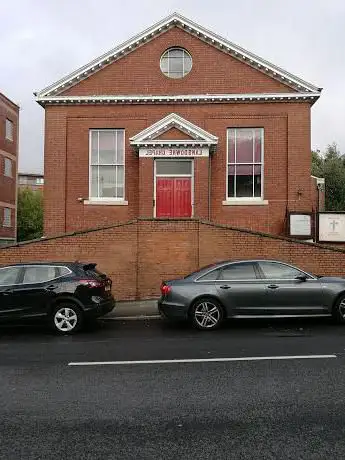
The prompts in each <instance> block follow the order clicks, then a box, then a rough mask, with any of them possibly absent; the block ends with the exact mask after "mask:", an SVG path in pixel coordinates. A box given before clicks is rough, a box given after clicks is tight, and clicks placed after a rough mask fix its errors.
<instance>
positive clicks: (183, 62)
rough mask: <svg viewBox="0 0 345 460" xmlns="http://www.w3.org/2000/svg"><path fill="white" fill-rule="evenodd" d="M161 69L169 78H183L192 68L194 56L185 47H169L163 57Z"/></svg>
mask: <svg viewBox="0 0 345 460" xmlns="http://www.w3.org/2000/svg"><path fill="white" fill-rule="evenodd" d="M160 66H161V71H162V72H163V73H164V75H166V76H167V77H169V78H183V77H184V76H185V75H187V74H188V73H189V72H190V71H191V70H192V56H191V55H190V54H189V53H188V51H186V50H185V49H183V48H169V49H168V50H166V51H165V52H164V53H163V55H162V57H161V62H160Z"/></svg>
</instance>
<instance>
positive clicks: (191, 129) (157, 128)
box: [129, 113, 218, 145]
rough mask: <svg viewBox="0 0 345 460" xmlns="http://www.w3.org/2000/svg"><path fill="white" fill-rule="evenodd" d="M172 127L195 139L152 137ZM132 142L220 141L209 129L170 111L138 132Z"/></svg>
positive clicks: (204, 142)
mask: <svg viewBox="0 0 345 460" xmlns="http://www.w3.org/2000/svg"><path fill="white" fill-rule="evenodd" d="M171 128H177V129H179V130H180V131H182V132H184V133H185V134H187V135H188V136H190V137H193V136H194V137H195V140H184V141H181V140H179V141H171V140H170V141H169V140H168V141H167V140H159V139H152V138H154V137H156V136H159V135H161V134H163V133H165V132H166V131H168V130H169V129H171ZM129 140H130V143H131V144H132V145H137V144H141V143H146V144H152V143H157V144H160V143H161V144H164V145H166V144H169V143H170V144H175V143H178V144H181V145H182V144H187V145H190V144H193V143H194V144H196V143H199V142H200V143H201V144H217V142H218V137H217V136H214V135H213V134H211V133H209V132H208V131H205V130H204V129H202V128H200V127H199V126H197V125H195V124H194V123H191V122H190V121H188V120H186V119H185V118H182V117H181V116H180V115H177V114H176V113H170V114H169V115H167V116H166V117H164V118H162V119H161V120H159V121H157V122H156V123H154V124H153V125H151V126H149V127H148V128H145V129H144V130H143V131H141V132H140V133H138V134H136V135H135V136H133V137H131V138H130V139H129Z"/></svg>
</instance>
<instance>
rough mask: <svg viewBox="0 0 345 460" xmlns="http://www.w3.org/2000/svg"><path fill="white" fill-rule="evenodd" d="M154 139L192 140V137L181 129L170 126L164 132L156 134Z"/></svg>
mask: <svg viewBox="0 0 345 460" xmlns="http://www.w3.org/2000/svg"><path fill="white" fill-rule="evenodd" d="M154 139H155V140H162V141H166V140H171V139H175V140H180V141H183V140H193V137H192V136H190V135H189V134H187V133H186V132H184V131H182V130H181V129H178V128H175V127H172V128H170V129H168V130H167V131H165V132H164V133H161V134H158V135H157V136H156V137H155V138H154Z"/></svg>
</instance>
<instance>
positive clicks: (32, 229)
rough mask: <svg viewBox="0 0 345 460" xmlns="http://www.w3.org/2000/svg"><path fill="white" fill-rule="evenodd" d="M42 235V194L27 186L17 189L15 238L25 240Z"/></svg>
mask: <svg viewBox="0 0 345 460" xmlns="http://www.w3.org/2000/svg"><path fill="white" fill-rule="evenodd" d="M42 235H43V196H42V192H41V191H33V190H31V189H29V188H26V189H22V190H18V210H17V239H18V241H27V240H34V239H36V238H40V237H41V236H42Z"/></svg>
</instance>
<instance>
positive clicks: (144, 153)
mask: <svg viewBox="0 0 345 460" xmlns="http://www.w3.org/2000/svg"><path fill="white" fill-rule="evenodd" d="M160 147H161V148H159V149H157V148H155V150H156V151H154V150H153V149H149V148H147V147H144V148H142V147H140V148H139V158H174V159H177V158H202V157H203V158H207V157H209V156H210V149H209V148H207V147H201V148H195V147H193V148H189V149H188V148H187V149H180V148H179V147H181V146H176V147H178V148H168V149H167V148H166V147H167V146H160ZM162 147H164V148H162ZM189 147H191V146H189ZM176 150H177V151H176ZM188 150H189V151H188ZM196 150H197V151H198V153H196V152H195V151H196ZM179 153H181V154H179Z"/></svg>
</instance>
